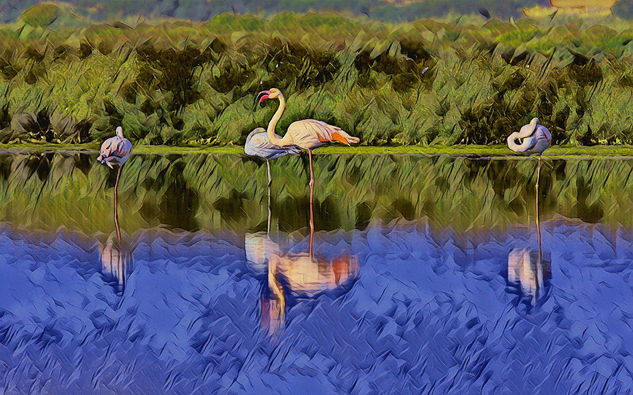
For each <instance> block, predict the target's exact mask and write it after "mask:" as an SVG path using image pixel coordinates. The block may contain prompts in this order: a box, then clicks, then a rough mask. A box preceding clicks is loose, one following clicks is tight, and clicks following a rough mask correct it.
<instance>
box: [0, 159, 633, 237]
mask: <svg viewBox="0 0 633 395" xmlns="http://www.w3.org/2000/svg"><path fill="white" fill-rule="evenodd" d="M95 158H96V153H95V154H93V155H81V154H68V153H60V152H57V153H30V154H16V155H7V154H2V155H0V218H2V219H3V221H7V222H8V223H10V224H12V226H16V227H23V228H29V229H43V230H49V231H51V230H57V229H58V227H60V226H63V227H65V228H67V229H73V230H80V231H83V232H84V233H87V234H93V233H94V232H104V233H106V234H109V233H111V232H112V231H113V230H114V222H113V221H114V220H113V218H112V215H111V213H112V207H113V187H114V182H115V177H116V172H115V171H111V170H110V169H108V168H107V167H105V166H103V165H100V164H98V163H96V161H95ZM533 159H534V158H532V160H498V159H477V160H471V159H468V158H463V157H449V156H436V157H431V158H423V157H419V156H410V155H375V156H364V155H317V156H315V157H314V172H315V178H316V185H315V189H314V191H315V195H314V207H315V226H316V229H317V230H333V229H337V228H343V229H353V228H360V229H364V228H365V227H366V226H367V224H369V223H372V222H377V221H382V222H383V223H388V222H390V221H393V220H406V221H412V220H415V221H420V222H419V223H428V224H429V225H430V226H431V227H434V228H437V229H444V230H446V229H447V228H450V229H454V230H456V231H467V232H474V231H475V230H477V229H487V230H490V229H495V230H503V229H504V228H506V227H508V226H516V224H525V225H526V226H528V225H529V226H533V224H534V222H533V221H534V215H535V214H534V213H535V211H534V199H535V181H536V161H535V160H533ZM632 169H633V161H631V160H617V161H614V160H604V159H596V160H575V159H573V160H558V159H551V158H546V159H544V161H543V164H542V169H541V176H540V193H541V197H540V207H541V220H542V221H544V222H545V221H547V220H549V219H553V218H559V217H560V216H564V217H567V218H579V219H581V220H583V221H585V222H588V223H602V224H604V225H605V226H607V227H609V226H611V225H613V226H614V227H618V226H626V227H631V226H633V204H631V196H633V184H632V183H630V182H627V180H628V178H629V177H630V174H631V170H632ZM271 170H272V178H273V183H272V191H271V196H272V215H273V217H272V221H273V229H281V230H283V231H290V232H294V231H295V230H297V229H301V228H305V227H306V226H307V224H308V218H309V215H308V214H309V212H308V209H309V200H308V199H309V188H308V180H309V167H308V164H307V160H306V158H301V157H283V158H279V159H277V160H275V161H272V162H271ZM266 184H267V183H266V165H265V163H264V161H263V160H259V159H257V158H245V157H244V156H240V155H182V156H180V155H134V156H132V157H131V158H130V160H129V162H128V163H127V164H126V165H125V167H124V169H123V172H122V175H121V180H120V185H119V202H120V206H119V219H120V222H121V227H122V229H123V230H124V231H126V232H135V231H136V230H139V229H143V228H152V227H157V226H160V225H166V226H169V227H178V228H182V229H186V230H190V231H194V230H198V229H203V230H210V231H221V232H227V231H228V232H230V231H234V232H238V233H241V232H243V231H244V229H247V230H251V231H255V230H265V229H266V221H267V209H266V202H267V190H266ZM597 186H598V187H597ZM456 213H457V214H456ZM545 229H546V228H545ZM473 234H476V233H473Z"/></svg>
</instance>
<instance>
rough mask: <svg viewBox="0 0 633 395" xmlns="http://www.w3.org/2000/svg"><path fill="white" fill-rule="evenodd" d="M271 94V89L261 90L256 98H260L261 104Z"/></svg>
mask: <svg viewBox="0 0 633 395" xmlns="http://www.w3.org/2000/svg"><path fill="white" fill-rule="evenodd" d="M269 95H270V91H261V92H259V93H258V94H257V98H256V99H255V100H259V103H260V104H261V103H263V102H264V100H266V99H268V96H269ZM260 96H261V97H260Z"/></svg>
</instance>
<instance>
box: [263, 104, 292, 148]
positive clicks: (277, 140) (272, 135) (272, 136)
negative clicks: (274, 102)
mask: <svg viewBox="0 0 633 395" xmlns="http://www.w3.org/2000/svg"><path fill="white" fill-rule="evenodd" d="M285 109H286V99H284V95H282V94H281V93H280V94H279V108H277V112H275V115H273V117H272V119H271V120H270V122H269V123H268V130H267V131H266V134H267V136H268V141H270V142H271V143H272V144H275V145H279V146H284V145H291V144H290V143H289V142H287V139H286V136H284V137H283V138H281V139H280V138H279V137H277V136H276V135H275V127H276V126H277V122H279V120H280V119H281V115H282V114H283V113H284V110H285Z"/></svg>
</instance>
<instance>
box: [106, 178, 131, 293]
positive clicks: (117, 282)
mask: <svg viewBox="0 0 633 395" xmlns="http://www.w3.org/2000/svg"><path fill="white" fill-rule="evenodd" d="M117 195H118V179H117V183H116V184H115V187H114V227H115V232H112V233H111V234H110V236H109V237H108V239H107V240H106V242H105V244H104V243H101V242H100V243H99V251H100V258H101V272H102V274H103V276H104V278H105V279H106V280H107V281H112V283H113V284H114V286H115V289H116V290H117V292H120V293H123V292H124V291H125V286H126V283H127V276H128V272H129V270H130V269H131V263H132V255H131V253H130V249H129V246H128V245H127V243H126V242H125V241H122V239H121V228H120V226H119V210H118V199H117ZM115 236H116V239H115Z"/></svg>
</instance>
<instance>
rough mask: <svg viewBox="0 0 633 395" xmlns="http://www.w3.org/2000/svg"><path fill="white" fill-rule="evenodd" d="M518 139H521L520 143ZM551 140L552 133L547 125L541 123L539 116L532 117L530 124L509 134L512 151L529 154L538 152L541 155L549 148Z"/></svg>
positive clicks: (509, 144) (509, 146) (509, 145)
mask: <svg viewBox="0 0 633 395" xmlns="http://www.w3.org/2000/svg"><path fill="white" fill-rule="evenodd" d="M517 140H519V143H518V144H517ZM551 142H552V135H551V133H550V132H549V130H547V128H546V127H545V126H543V125H539V123H538V118H532V121H531V122H530V123H529V124H528V125H525V126H523V127H522V128H521V130H520V131H518V132H514V133H512V134H511V135H510V136H508V148H510V149H511V150H512V151H514V152H520V153H525V154H529V155H534V154H538V155H539V157H540V155H541V154H542V153H543V151H545V150H546V149H547V148H549V146H550V143H551Z"/></svg>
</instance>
